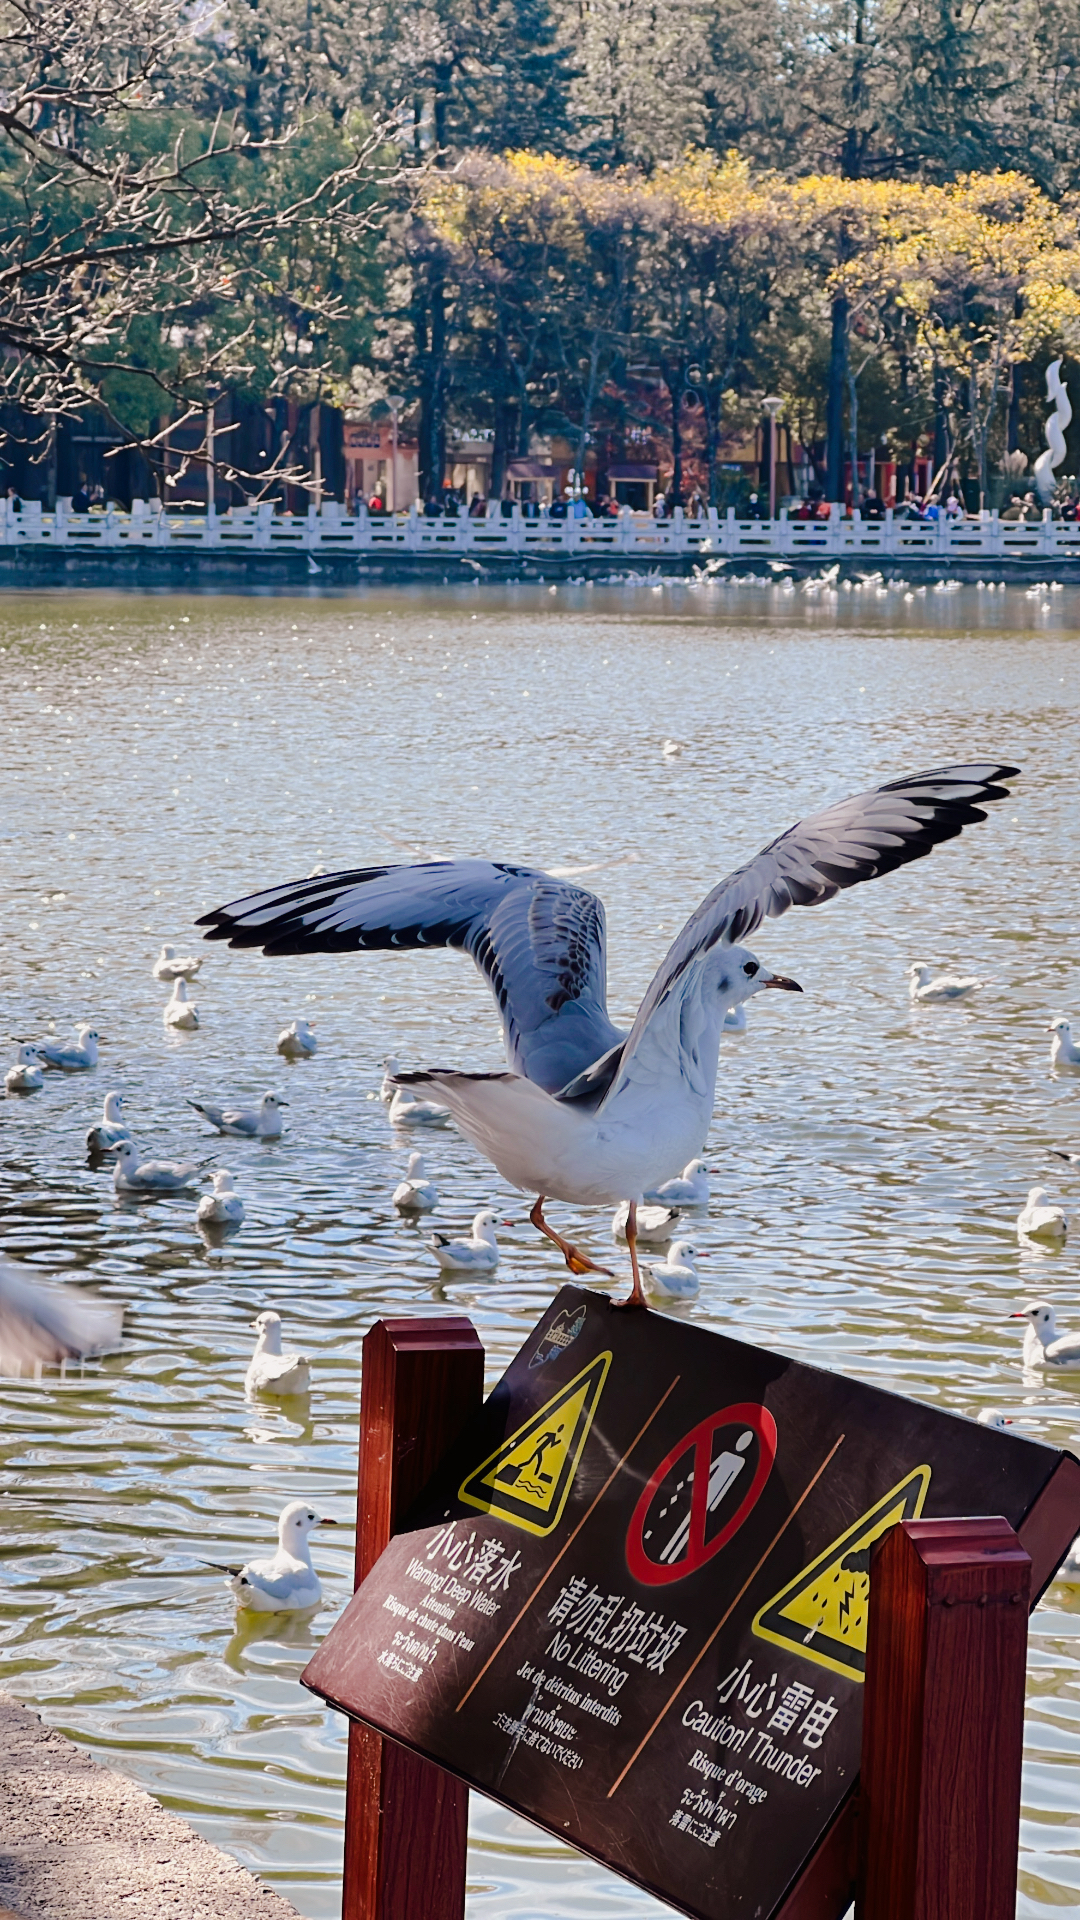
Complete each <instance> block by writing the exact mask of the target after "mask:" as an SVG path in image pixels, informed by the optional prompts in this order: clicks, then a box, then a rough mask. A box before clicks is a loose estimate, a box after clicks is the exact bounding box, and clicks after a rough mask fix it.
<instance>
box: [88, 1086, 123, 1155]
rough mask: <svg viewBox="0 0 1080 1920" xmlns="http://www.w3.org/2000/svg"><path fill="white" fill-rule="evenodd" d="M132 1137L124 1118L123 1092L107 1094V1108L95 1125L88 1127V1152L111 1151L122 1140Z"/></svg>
mask: <svg viewBox="0 0 1080 1920" xmlns="http://www.w3.org/2000/svg"><path fill="white" fill-rule="evenodd" d="M130 1139H131V1128H130V1127H129V1126H128V1125H127V1122H126V1121H125V1119H124V1096H123V1094H122V1093H107V1094H106V1095H105V1110H104V1112H103V1114H102V1116H101V1119H100V1120H98V1121H97V1122H96V1123H95V1125H94V1126H92V1127H89V1128H88V1129H87V1134H86V1151H87V1153H111V1152H112V1150H113V1148H114V1147H115V1146H117V1145H118V1144H119V1142H120V1141H121V1140H130Z"/></svg>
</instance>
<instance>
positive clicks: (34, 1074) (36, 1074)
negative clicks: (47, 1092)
mask: <svg viewBox="0 0 1080 1920" xmlns="http://www.w3.org/2000/svg"><path fill="white" fill-rule="evenodd" d="M44 1085H45V1069H44V1067H43V1066H42V1064H41V1055H40V1053H39V1052H38V1049H37V1048H36V1047H31V1046H25V1047H20V1048H19V1057H18V1059H17V1060H16V1062H15V1065H14V1066H13V1067H9V1068H8V1070H7V1072H6V1073H5V1075H4V1086H5V1088H6V1090H7V1092H8V1093H40V1091H41V1089H42V1087H43V1086H44Z"/></svg>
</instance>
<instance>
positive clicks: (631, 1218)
mask: <svg viewBox="0 0 1080 1920" xmlns="http://www.w3.org/2000/svg"><path fill="white" fill-rule="evenodd" d="M626 1244H627V1247H628V1248H629V1252H630V1271H631V1273H632V1274H633V1276H634V1284H633V1286H632V1288H631V1289H630V1292H629V1293H628V1294H627V1296H626V1299H625V1300H620V1301H619V1302H618V1305H619V1306H620V1307H647V1306H648V1304H649V1303H648V1301H647V1300H646V1298H645V1289H644V1288H643V1286H642V1284H641V1268H640V1267H639V1266H638V1257H637V1201H636V1200H631V1202H630V1204H629V1206H628V1207H627V1210H626Z"/></svg>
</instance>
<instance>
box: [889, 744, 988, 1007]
mask: <svg viewBox="0 0 1080 1920" xmlns="http://www.w3.org/2000/svg"><path fill="white" fill-rule="evenodd" d="M1002 777H1003V778H1008V776H1007V775H1003V776H1002ZM907 971H908V976H909V980H910V985H909V988H908V991H909V993H910V994H911V998H912V999H913V1000H915V1001H916V1002H917V1003H918V1004H919V1006H925V1005H926V1004H927V1003H928V1002H929V1001H931V1000H963V999H964V998H965V997H966V995H967V994H969V993H974V991H975V989H976V987H982V986H985V985H986V982H985V980H976V979H975V977H974V975H973V974H960V973H939V974H934V973H933V972H932V971H931V969H930V968H929V967H928V966H927V964H926V962H925V960H915V961H913V962H912V964H911V966H910V967H909V968H908V970H907Z"/></svg>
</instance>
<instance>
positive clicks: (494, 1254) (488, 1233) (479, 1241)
mask: <svg viewBox="0 0 1080 1920" xmlns="http://www.w3.org/2000/svg"><path fill="white" fill-rule="evenodd" d="M506 1225H507V1226H509V1225H510V1222H509V1221H507V1222H506ZM427 1245H428V1246H429V1247H430V1248H431V1251H432V1253H433V1254H434V1255H435V1258H436V1260H437V1261H438V1263H439V1265H440V1267H442V1269H443V1271H444V1272H445V1273H491V1272H493V1271H494V1269H495V1268H496V1267H497V1266H498V1264H499V1243H498V1241H497V1240H496V1238H495V1210H494V1208H493V1207H484V1208H482V1210H481V1211H480V1212H479V1213H478V1214H477V1215H476V1217H475V1218H474V1220H473V1223H472V1232H471V1234H470V1235H469V1238H468V1239H467V1240H465V1239H461V1240H453V1239H451V1237H450V1235H449V1234H448V1233H433V1234H432V1235H431V1237H430V1239H429V1240H428V1242H427Z"/></svg>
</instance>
